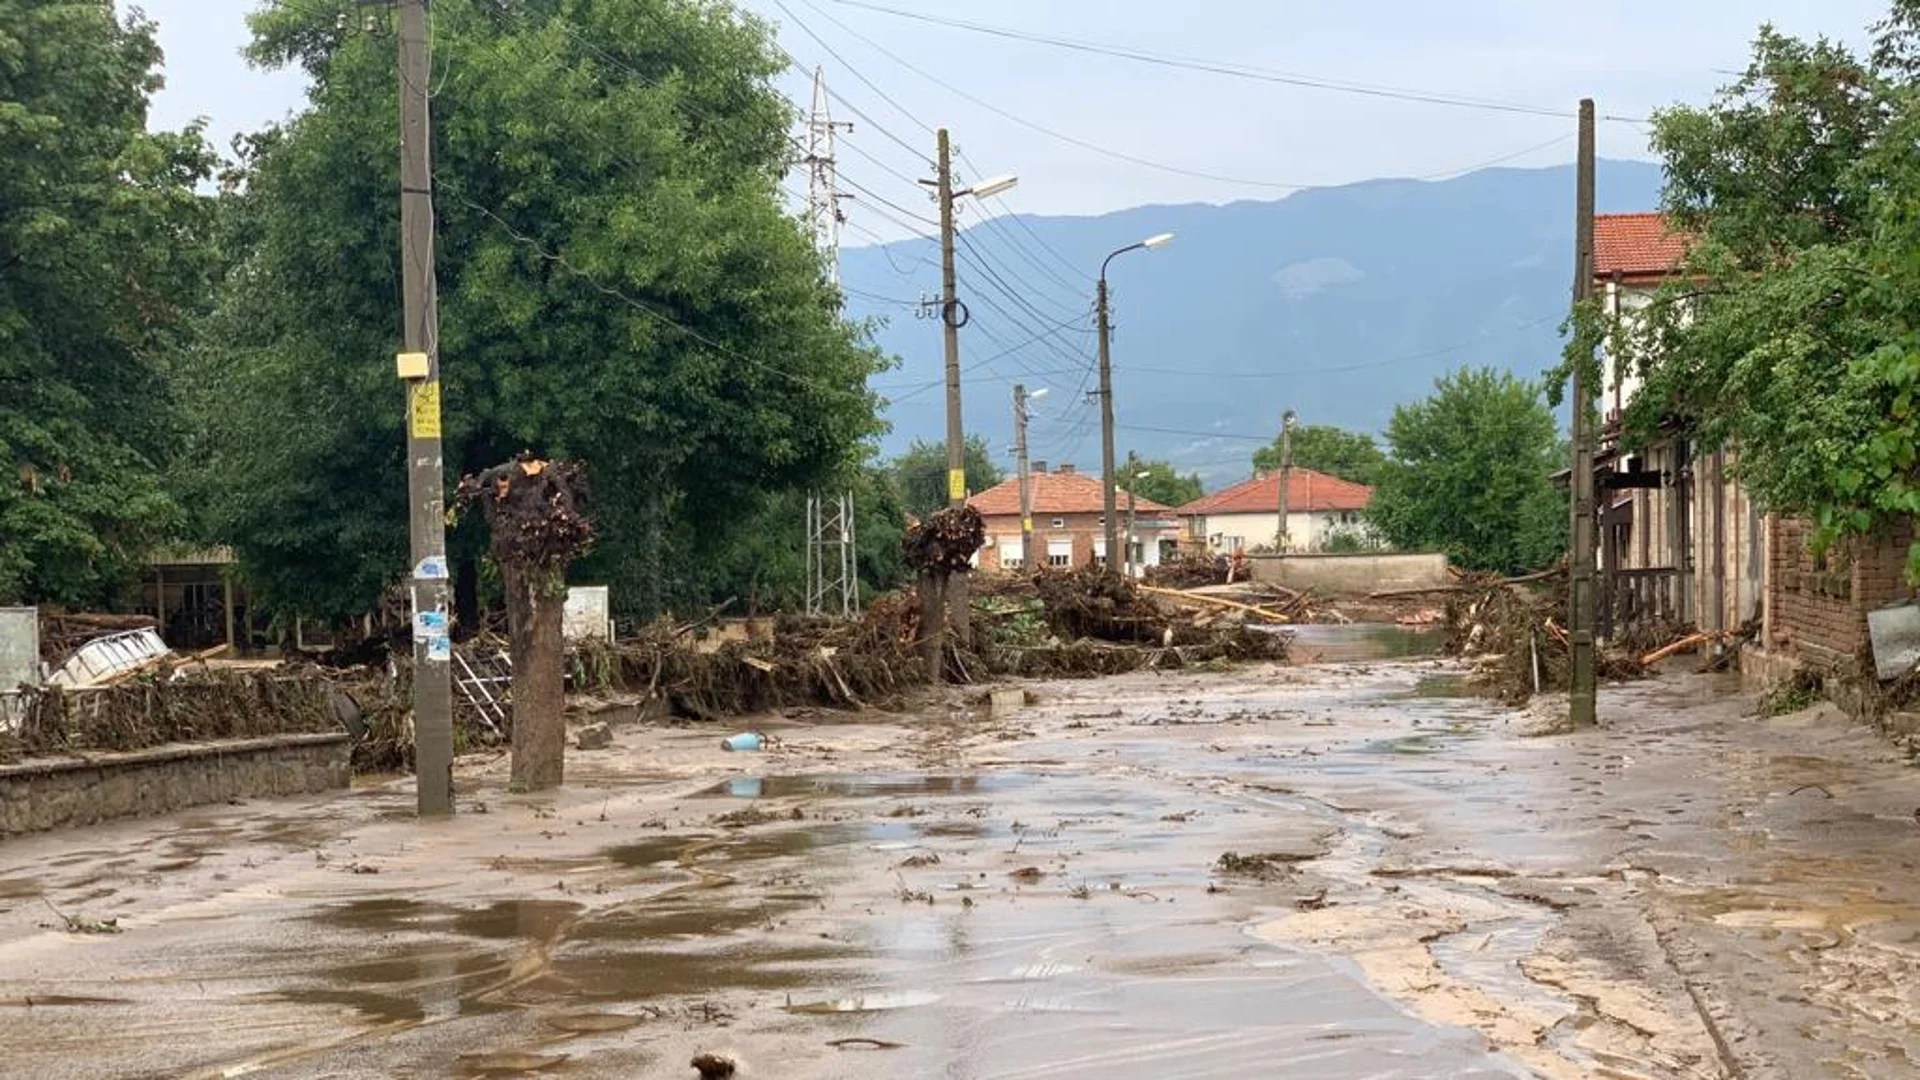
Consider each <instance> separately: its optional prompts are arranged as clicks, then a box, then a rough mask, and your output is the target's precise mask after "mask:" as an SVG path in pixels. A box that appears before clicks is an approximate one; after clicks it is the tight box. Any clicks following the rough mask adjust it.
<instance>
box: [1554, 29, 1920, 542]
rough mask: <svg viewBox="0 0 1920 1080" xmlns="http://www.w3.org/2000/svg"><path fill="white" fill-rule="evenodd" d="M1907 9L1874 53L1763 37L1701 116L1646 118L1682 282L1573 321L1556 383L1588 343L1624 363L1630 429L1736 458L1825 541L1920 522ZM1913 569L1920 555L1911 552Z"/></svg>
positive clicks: (1751, 487)
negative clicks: (1633, 307) (1630, 389)
mask: <svg viewBox="0 0 1920 1080" xmlns="http://www.w3.org/2000/svg"><path fill="white" fill-rule="evenodd" d="M1916 75H1920V3H1916V2H1914V0H1899V2H1897V3H1895V4H1894V5H1893V7H1892V10H1891V12H1890V13H1889V15H1888V17H1887V18H1886V20H1885V21H1883V22H1882V23H1881V24H1880V25H1879V26H1877V27H1876V28H1875V39H1874V44H1873V50H1872V53H1871V54H1870V55H1869V56H1867V57H1864V58H1863V57H1860V56H1856V55H1854V54H1853V53H1851V52H1850V51H1849V50H1847V49H1846V48H1845V47H1843V46H1841V45H1839V44H1837V43H1835V42H1831V41H1828V40H1825V39H1820V40H1816V41H1811V42H1808V41H1802V40H1798V39H1795V38H1791V37H1787V36H1785V35H1782V34H1779V33H1777V32H1775V31H1774V30H1773V29H1772V28H1770V27H1768V28H1762V30H1761V31H1760V34H1759V37H1758V38H1757V40H1756V41H1755V43H1754V46H1753V55H1752V58H1751V59H1750V61H1749V62H1748V64H1747V67H1746V69H1745V70H1744V71H1743V72H1742V73H1741V75H1740V76H1739V77H1738V78H1737V79H1735V80H1734V82H1733V83H1732V84H1731V85H1729V86H1728V87H1726V88H1725V89H1724V90H1723V91H1722V92H1721V93H1720V94H1719V95H1718V96H1716V97H1715V98H1714V100H1713V101H1712V102H1710V103H1709V104H1707V105H1706V106H1703V107H1698V108H1694V107H1684V106H1682V107H1675V108H1672V109H1667V110H1663V111H1661V112H1659V113H1657V114H1656V115H1655V117H1654V122H1653V129H1654V135H1653V145H1654V148H1655V149H1656V150H1657V151H1658V152H1659V154H1660V155H1661V157H1662V159H1663V160H1664V164H1665V167H1666V172H1667V177H1668V181H1667V186H1666V190H1665V193H1664V200H1663V201H1664V206H1663V209H1664V210H1665V212H1666V213H1667V215H1668V217H1669V220H1670V221H1671V222H1672V224H1673V227H1674V228H1675V229H1677V230H1680V231H1683V232H1685V233H1686V234H1688V235H1689V237H1690V245H1689V251H1688V254H1687V256H1686V259H1685V262H1684V264H1683V266H1682V267H1681V268H1680V272H1679V273H1678V274H1676V275H1675V276H1674V277H1673V278H1672V279H1671V281H1670V282H1669V283H1668V284H1667V286H1666V287H1665V288H1664V289H1663V290H1662V291H1661V294H1660V295H1659V296H1657V297H1655V298H1654V299H1653V301H1652V302H1651V303H1650V304H1649V305H1648V306H1647V307H1646V308H1645V309H1644V310H1642V311H1639V312H1637V313H1635V314H1634V315H1633V317H1632V318H1631V319H1628V320H1623V321H1621V322H1619V323H1615V322H1613V321H1611V320H1610V319H1609V317H1608V315H1607V314H1606V312H1605V311H1604V310H1603V309H1602V308H1601V306H1600V305H1599V304H1597V303H1595V304H1590V305H1588V306H1586V307H1585V308H1584V309H1583V310H1581V311H1578V312H1576V315H1575V319H1574V331H1575V332H1574V334H1573V336H1572V340H1571V342H1570V343H1569V346H1568V350H1567V364H1566V365H1565V366H1563V368H1562V370H1561V371H1560V372H1559V373H1558V375H1559V378H1560V379H1561V380H1564V379H1565V377H1566V376H1567V374H1568V373H1570V371H1571V370H1572V366H1573V365H1574V364H1580V365H1582V366H1583V367H1585V369H1586V371H1587V373H1588V374H1589V376H1590V377H1591V376H1593V375H1594V374H1595V367H1596V364H1595V361H1594V356H1595V350H1596V347H1597V346H1599V345H1601V344H1603V343H1604V344H1606V345H1607V347H1608V348H1609V349H1610V350H1611V351H1612V352H1613V353H1614V354H1615V355H1620V356H1624V357H1626V358H1628V361H1629V362H1630V363H1633V364H1636V365H1638V368H1639V372H1640V374H1642V375H1643V376H1644V378H1645V382H1644V385H1643V388H1642V389H1641V391H1640V393H1639V394H1638V395H1637V396H1636V398H1635V400H1634V401H1633V403H1632V404H1631V405H1630V407H1629V409H1628V412H1627V418H1626V419H1627V436H1628V438H1629V440H1630V441H1632V442H1634V443H1638V444H1646V443H1651V442H1655V441H1658V440H1660V439H1662V438H1666V437H1670V436H1671V435H1672V434H1673V433H1675V432H1678V433H1681V434H1683V435H1684V436H1685V437H1688V438H1691V439H1693V440H1694V441H1695V442H1696V444H1697V446H1699V447H1700V448H1703V449H1714V448H1725V449H1730V450H1735V451H1737V455H1738V464H1737V466H1736V470H1737V474H1738V477H1739V479H1740V481H1741V483H1742V484H1743V485H1744V486H1745V488H1746V489H1747V490H1748V491H1749V492H1750V493H1751V494H1752V495H1753V497H1754V498H1755V500H1756V501H1757V502H1759V503H1760V504H1761V505H1763V506H1765V507H1766V508H1767V509H1768V510H1770V511H1772V512H1774V513H1781V514H1789V515H1805V516H1808V517H1810V518H1812V519H1814V520H1815V522H1816V523H1817V524H1818V525H1819V540H1820V542H1822V543H1828V542H1832V541H1834V540H1836V539H1839V538H1841V537H1844V536H1848V535H1859V534H1868V533H1873V532H1875V531H1878V530H1881V529H1883V528H1885V527H1887V526H1888V525H1890V524H1892V523H1894V522H1897V521H1901V520H1905V519H1909V518H1911V517H1912V516H1913V515H1914V514H1915V513H1916V512H1920V460H1917V459H1916V449H1915V447H1916V445H1917V444H1920V410H1916V407H1915V405H1916V396H1917V395H1920V160H1916V159H1915V157H1914V155H1913V151H1912V148H1913V146H1914V144H1915V141H1916V138H1920V82H1917V81H1916ZM1908 563H1909V575H1910V576H1915V575H1920V544H1917V545H1915V547H1914V548H1913V549H1911V550H1910V552H1909V558H1908Z"/></svg>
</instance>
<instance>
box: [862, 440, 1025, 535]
mask: <svg viewBox="0 0 1920 1080" xmlns="http://www.w3.org/2000/svg"><path fill="white" fill-rule="evenodd" d="M965 453H966V463H967V488H968V490H970V491H973V492H976V493H978V492H982V491H985V490H987V489H988V488H990V487H992V486H994V485H995V484H998V483H1000V482H1001V481H1002V480H1005V479H1006V475H1005V474H1004V473H1002V472H1001V471H1000V467H999V466H998V465H996V464H994V462H993V451H992V450H991V449H989V448H988V446H987V440H986V439H985V438H984V437H982V436H979V435H969V436H967V441H966V444H965ZM887 468H888V471H889V472H891V473H892V474H893V486H894V490H895V491H896V492H898V494H899V498H900V505H901V506H902V507H903V508H904V509H905V510H906V512H907V513H909V514H912V515H913V516H915V517H918V518H924V517H926V516H927V515H928V514H931V513H933V512H934V511H935V510H938V509H940V508H941V507H943V506H945V505H947V444H946V443H944V442H927V441H926V440H924V439H915V440H914V442H913V445H912V446H909V447H907V450H906V452H905V453H903V454H901V455H900V456H899V457H897V458H894V459H893V461H892V462H891V463H890V464H889V465H888V467H887Z"/></svg>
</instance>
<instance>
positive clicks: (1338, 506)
mask: <svg viewBox="0 0 1920 1080" xmlns="http://www.w3.org/2000/svg"><path fill="white" fill-rule="evenodd" d="M1290 476H1291V478H1292V479H1291V482H1290V483H1289V484H1288V486H1287V547H1288V550H1290V551H1324V550H1326V547H1327V541H1328V539H1329V538H1331V537H1332V536H1334V535H1335V534H1337V533H1341V532H1348V533H1352V534H1355V535H1359V536H1363V537H1364V536H1366V535H1367V532H1366V525H1365V523H1364V522H1363V521H1362V520H1361V513H1362V511H1364V510H1366V508H1367V504H1368V503H1369V502H1371V501H1372V499H1373V489H1372V488H1370V487H1368V486H1366V485H1365V484H1356V483H1353V482H1352V481H1350V480H1342V479H1340V478H1339V477H1337V476H1328V475H1327V474H1326V473H1323V472H1318V471H1315V470H1313V469H1303V468H1299V467H1295V468H1294V469H1292V470H1291V472H1290ZM1176 513H1177V514H1179V516H1180V517H1182V518H1184V519H1185V520H1186V523H1187V538H1188V544H1189V545H1190V546H1192V547H1194V548H1196V549H1202V550H1207V551H1213V552H1217V553H1220V554H1232V553H1233V552H1236V551H1251V550H1253V549H1254V548H1268V549H1271V548H1273V547H1274V546H1275V545H1274V540H1275V538H1276V536H1277V535H1278V534H1279V532H1280V474H1279V473H1277V472H1275V473H1266V474H1262V475H1259V476H1255V477H1254V478H1253V479H1251V480H1246V481H1243V482H1241V483H1238V484H1235V485H1234V486H1232V487H1230V488H1227V489H1226V490H1224V491H1218V492H1215V493H1214V494H1212V495H1207V496H1204V497H1202V498H1199V499H1195V500H1194V501H1193V502H1190V503H1188V504H1187V505H1185V506H1183V507H1181V508H1180V509H1179V510H1178V511H1176Z"/></svg>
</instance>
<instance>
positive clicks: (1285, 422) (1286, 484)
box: [1273, 409, 1293, 554]
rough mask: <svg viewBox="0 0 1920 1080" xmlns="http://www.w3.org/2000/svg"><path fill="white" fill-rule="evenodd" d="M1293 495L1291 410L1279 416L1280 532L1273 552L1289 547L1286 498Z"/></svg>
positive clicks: (1283, 550) (1283, 551) (1275, 540)
mask: <svg viewBox="0 0 1920 1080" xmlns="http://www.w3.org/2000/svg"><path fill="white" fill-rule="evenodd" d="M1292 494H1293V410H1292V409H1288V410H1287V411H1286V412H1283V413H1281V414H1280V531H1279V532H1277V533H1275V534H1274V535H1273V547H1274V550H1275V551H1278V552H1281V553H1283V554H1284V553H1285V552H1286V550H1287V548H1288V547H1290V546H1291V541H1292V530H1291V529H1289V528H1288V527H1287V517H1288V513H1289V510H1290V508H1289V507H1288V506H1287V500H1288V496H1290V495H1292Z"/></svg>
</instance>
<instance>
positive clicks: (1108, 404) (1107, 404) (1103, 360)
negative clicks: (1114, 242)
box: [1094, 255, 1120, 571]
mask: <svg viewBox="0 0 1920 1080" xmlns="http://www.w3.org/2000/svg"><path fill="white" fill-rule="evenodd" d="M1112 257H1113V256H1111V255H1109V256H1108V258H1109V259H1111V258H1112ZM1094 312H1095V314H1096V316H1097V317H1098V322H1099V327H1100V390H1099V394H1100V506H1101V511H1102V513H1103V514H1104V516H1103V517H1102V518H1101V520H1100V524H1101V526H1102V527H1103V529H1104V533H1105V538H1106V544H1107V569H1108V570H1109V571H1113V570H1115V569H1117V568H1118V567H1119V565H1120V559H1119V556H1118V555H1117V554H1116V553H1115V550H1114V546H1115V545H1116V544H1117V543H1118V542H1119V532H1120V529H1119V525H1120V522H1119V521H1117V520H1115V518H1116V514H1115V507H1114V494H1113V357H1112V346H1111V344H1110V340H1111V338H1112V337H1113V323H1112V322H1111V321H1110V319H1109V317H1108V313H1107V270H1106V267H1105V266H1102V267H1101V268H1100V282H1099V285H1098V286H1097V287H1096V289H1095V291H1094Z"/></svg>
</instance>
